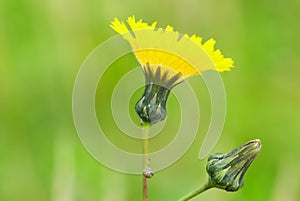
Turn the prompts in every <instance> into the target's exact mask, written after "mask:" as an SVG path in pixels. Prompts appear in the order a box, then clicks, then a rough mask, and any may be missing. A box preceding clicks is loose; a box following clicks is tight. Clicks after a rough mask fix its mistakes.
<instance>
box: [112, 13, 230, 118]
mask: <svg viewBox="0 0 300 201" xmlns="http://www.w3.org/2000/svg"><path fill="white" fill-rule="evenodd" d="M127 23H128V25H129V27H130V29H129V28H128V27H127V26H126V25H125V23H124V22H121V21H119V20H118V19H117V18H115V19H114V21H113V22H112V23H111V25H110V26H111V27H112V28H113V29H114V30H115V31H116V32H117V33H119V34H121V35H122V36H123V38H124V39H125V40H127V41H128V42H129V44H130V45H131V48H132V49H133V52H134V54H135V56H136V58H137V60H138V61H139V63H140V64H141V66H142V68H143V70H144V74H145V78H146V89H145V92H144V94H143V97H142V98H141V99H140V101H139V102H138V103H137V105H136V110H137V112H138V114H139V115H140V117H141V118H142V120H144V121H146V122H150V123H155V122H157V121H161V120H163V119H164V118H165V116H166V112H165V103H166V100H167V97H168V94H169V91H170V90H171V89H172V88H173V87H174V86H175V85H177V84H178V83H180V82H182V81H183V80H184V79H186V78H188V77H190V76H192V75H197V74H201V73H202V72H203V71H206V70H216V71H219V72H223V71H229V70H230V69H231V68H232V67H233V60H232V59H231V58H224V56H223V55H222V53H221V51H220V50H215V49H214V45H215V43H216V41H215V40H214V39H209V40H208V41H206V42H205V43H204V44H202V38H201V37H199V36H196V35H192V36H188V35H187V34H184V35H182V34H180V33H178V32H175V31H174V28H173V27H172V26H169V25H168V26H167V27H166V28H164V29H163V28H156V24H157V23H156V22H154V23H152V24H151V25H149V24H147V23H145V22H143V21H142V20H138V21H136V20H135V17H134V16H132V17H128V19H127ZM162 88H163V89H162ZM154 106H155V107H154ZM147 107H148V108H147ZM151 115H152V117H151Z"/></svg>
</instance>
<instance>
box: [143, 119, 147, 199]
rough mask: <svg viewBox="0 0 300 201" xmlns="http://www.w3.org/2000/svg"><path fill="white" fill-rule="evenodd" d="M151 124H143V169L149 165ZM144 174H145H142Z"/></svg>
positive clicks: (144, 181) (145, 187) (144, 196)
mask: <svg viewBox="0 0 300 201" xmlns="http://www.w3.org/2000/svg"><path fill="white" fill-rule="evenodd" d="M148 135H149V124H143V156H144V158H143V170H145V169H146V168H148V166H149V140H148ZM142 175H143V174H142ZM143 201H148V178H146V177H145V176H144V175H143Z"/></svg>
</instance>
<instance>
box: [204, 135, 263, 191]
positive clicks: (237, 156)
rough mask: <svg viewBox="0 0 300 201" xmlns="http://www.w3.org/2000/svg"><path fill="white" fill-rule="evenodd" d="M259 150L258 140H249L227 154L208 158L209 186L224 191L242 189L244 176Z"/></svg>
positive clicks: (259, 143) (218, 154)
mask: <svg viewBox="0 0 300 201" xmlns="http://www.w3.org/2000/svg"><path fill="white" fill-rule="evenodd" d="M260 150H261V142H260V140H251V141H249V142H247V143H246V144H244V145H242V146H240V147H238V148H236V149H234V150H233V151H231V152H229V153H227V154H220V153H217V154H214V155H212V156H210V157H209V158H208V164H207V167H206V171H207V173H208V175H209V183H210V185H211V186H212V187H217V188H220V189H224V190H226V191H237V190H239V189H240V188H242V187H243V184H244V175H245V173H246V171H247V169H248V168H249V166H250V165H251V163H252V162H253V160H254V159H255V158H256V156H257V155H258V154H259V152H260Z"/></svg>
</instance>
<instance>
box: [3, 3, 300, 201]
mask: <svg viewBox="0 0 300 201" xmlns="http://www.w3.org/2000/svg"><path fill="white" fill-rule="evenodd" d="M299 9H300V1H297V0H294V1H293V0H286V1H274V0H273V1H271V0H266V1H258V0H255V1H238V0H233V1H219V0H206V1H204V0H203V1H200V0H198V1H197V0H186V1H170V0H166V1H159V0H152V1H136V0H129V1H121V0H100V1H80V0H75V1H70V0H48V1H38V0H28V1H21V0H4V1H3V0H2V1H0V66H1V67H0V133H1V135H0V200H3V201H19V200H38V201H43V200H52V201H71V200H72V201H73V200H76V201H81V200H91V201H94V200H95V201H96V200H101V201H125V200H141V197H142V178H141V176H132V175H124V174H121V173H118V172H114V171H112V170H110V169H108V168H106V167H103V166H101V165H100V164H99V163H98V162H97V161H95V160H94V159H93V158H92V157H91V156H90V155H89V154H88V152H87V151H86V150H85V148H84V147H83V145H82V144H81V142H80V140H79V138H78V136H77V133H76V130H75V128H74V124H73V119H72V88H73V84H74V81H75V77H76V74H77V72H78V70H79V68H80V66H81V64H82V62H83V61H84V59H85V58H86V56H87V55H88V54H89V53H90V52H91V51H92V50H93V49H94V48H95V47H96V46H97V45H99V44H100V43H101V42H103V41H105V40H106V39H108V38H109V37H111V36H114V35H115V33H114V31H113V30H111V29H110V28H109V23H110V22H111V21H112V19H113V18H114V17H118V18H119V19H122V20H124V19H125V18H126V17H128V16H131V15H132V14H135V15H136V17H137V18H142V19H143V20H145V21H146V22H153V21H158V23H159V26H166V25H168V24H171V25H173V26H175V28H176V30H178V31H180V32H183V33H190V34H192V33H197V34H199V35H201V36H202V37H203V38H204V39H205V40H207V39H209V38H210V37H214V38H215V39H216V40H217V48H220V49H222V50H223V53H224V54H225V56H229V57H232V58H233V59H234V60H235V66H236V68H234V69H233V70H232V71H231V72H229V73H223V74H222V77H223V81H224V84H225V87H226V91H227V104H228V107H227V119H226V123H225V128H224V132H223V135H222V137H221V138H220V140H219V142H218V145H217V147H215V149H214V152H227V151H229V150H230V149H232V148H234V147H236V146H239V145H241V144H243V143H244V142H246V141H247V140H250V139H255V138H259V139H261V140H262V142H263V149H262V152H261V154H260V155H259V157H258V158H257V159H256V160H255V161H254V163H253V165H252V167H251V168H250V169H249V171H248V172H247V174H246V176H245V186H244V188H243V189H242V190H240V191H238V192H236V193H227V192H225V191H224V192H223V191H221V190H215V189H213V190H210V191H208V192H206V193H205V194H202V195H200V196H199V197H197V198H196V199H194V200H222V201H260V200H261V201H266V200H271V201H283V200H284V201H297V200H300V173H299V169H300V162H299V152H300V146H299V141H300V137H299V131H300V106H299V102H300V93H299V91H300V79H299V76H300V68H299V61H300V59H299V58H300V57H299V55H300V40H299V36H300V24H299V19H300V12H299ZM136 65H137V62H136V61H135V59H134V57H133V56H132V55H128V56H126V57H124V58H122V59H120V60H119V61H117V62H116V63H115V64H114V68H111V70H110V71H108V72H107V73H106V76H105V77H104V79H103V81H102V84H103V85H104V86H107V88H105V89H106V90H104V91H98V93H97V97H96V100H97V104H96V109H97V111H98V117H99V118H101V116H102V117H103V116H107V117H109V118H107V119H108V120H107V122H106V123H105V122H104V124H105V126H106V129H107V130H108V131H111V133H113V134H112V135H111V136H109V137H110V139H111V140H112V141H114V143H116V144H118V146H125V147H126V146H129V142H128V145H127V144H126V143H127V141H125V143H124V142H123V141H122V142H123V143H120V141H118V139H120V136H121V135H122V133H121V132H120V131H119V130H118V128H117V127H116V126H115V124H113V123H109V121H110V122H113V120H112V117H111V114H110V111H109V110H107V109H103V108H102V109H103V112H101V113H99V111H101V110H102V109H101V106H103V105H105V104H108V105H109V99H105V97H107V96H108V95H109V94H110V93H111V90H112V87H113V86H114V84H115V83H116V81H117V80H118V79H119V78H120V77H121V76H122V74H123V73H125V72H127V71H129V70H130V69H131V68H133V67H135V66H136ZM197 79H201V78H191V79H190V80H189V81H190V83H191V84H192V85H193V87H194V89H195V91H196V94H197V96H198V97H200V107H201V123H200V128H199V132H198V134H199V135H198V136H197V138H196V140H195V142H194V143H193V145H192V147H191V148H190V149H189V150H188V152H187V153H186V155H184V157H182V158H181V159H180V160H179V161H178V162H176V163H175V164H174V165H172V166H171V167H169V168H168V169H165V170H163V171H161V172H158V173H156V175H155V177H154V178H153V179H151V180H150V184H149V185H150V187H149V191H150V192H149V197H150V200H163V201H168V200H170V201H171V200H177V199H178V198H179V197H181V196H182V195H184V194H185V193H188V192H189V191H191V190H192V189H194V188H196V187H197V186H198V185H200V184H203V183H204V182H205V181H206V179H207V178H206V175H205V171H204V170H205V164H206V161H200V160H198V158H197V156H198V152H199V149H200V146H201V143H202V141H203V138H204V134H205V132H206V130H207V128H208V125H209V119H210V102H209V94H208V92H207V89H206V87H205V85H204V84H203V83H202V84H201V82H200V84H198V83H199V81H198V80H197ZM100 84H101V82H100ZM102 88H103V87H102ZM140 93H142V89H141V90H139V91H138V92H137V93H136V94H134V96H133V98H132V101H131V104H130V106H133V105H134V103H135V101H136V100H135V99H137V98H139V95H140ZM101 101H102V102H101ZM99 103H101V104H99ZM129 109H130V110H131V111H130V114H131V116H132V118H133V119H137V116H136V115H135V113H134V110H133V107H129ZM168 112H169V116H170V117H169V118H168V122H167V125H170V124H172V123H174V122H176V121H177V120H178V118H177V116H179V115H180V114H179V113H178V103H177V101H176V99H175V98H174V96H171V97H170V100H169V101H168ZM102 123H103V122H102ZM167 132H168V133H173V130H172V128H170V130H168V131H167ZM164 136H167V137H160V136H159V137H160V138H161V140H155V139H153V141H152V142H151V146H155V145H153V144H154V142H156V141H159V143H161V145H162V146H163V144H164V143H168V141H170V140H171V139H172V137H174V136H173V135H171V134H170V135H169V136H168V135H164ZM123 138H125V137H124V136H123V137H122V140H123ZM136 144H137V145H138V143H136ZM159 146H160V145H158V147H159Z"/></svg>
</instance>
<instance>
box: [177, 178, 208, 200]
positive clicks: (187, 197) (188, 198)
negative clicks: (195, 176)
mask: <svg viewBox="0 0 300 201" xmlns="http://www.w3.org/2000/svg"><path fill="white" fill-rule="evenodd" d="M212 187H213V186H212V185H211V184H210V182H207V184H205V185H204V186H201V187H199V188H197V189H195V190H194V191H192V192H190V193H189V194H186V195H185V196H183V197H182V198H180V199H179V200H178V201H187V200H190V199H192V198H193V197H196V196H197V195H199V194H200V193H203V192H204V191H206V190H208V189H210V188H212Z"/></svg>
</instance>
